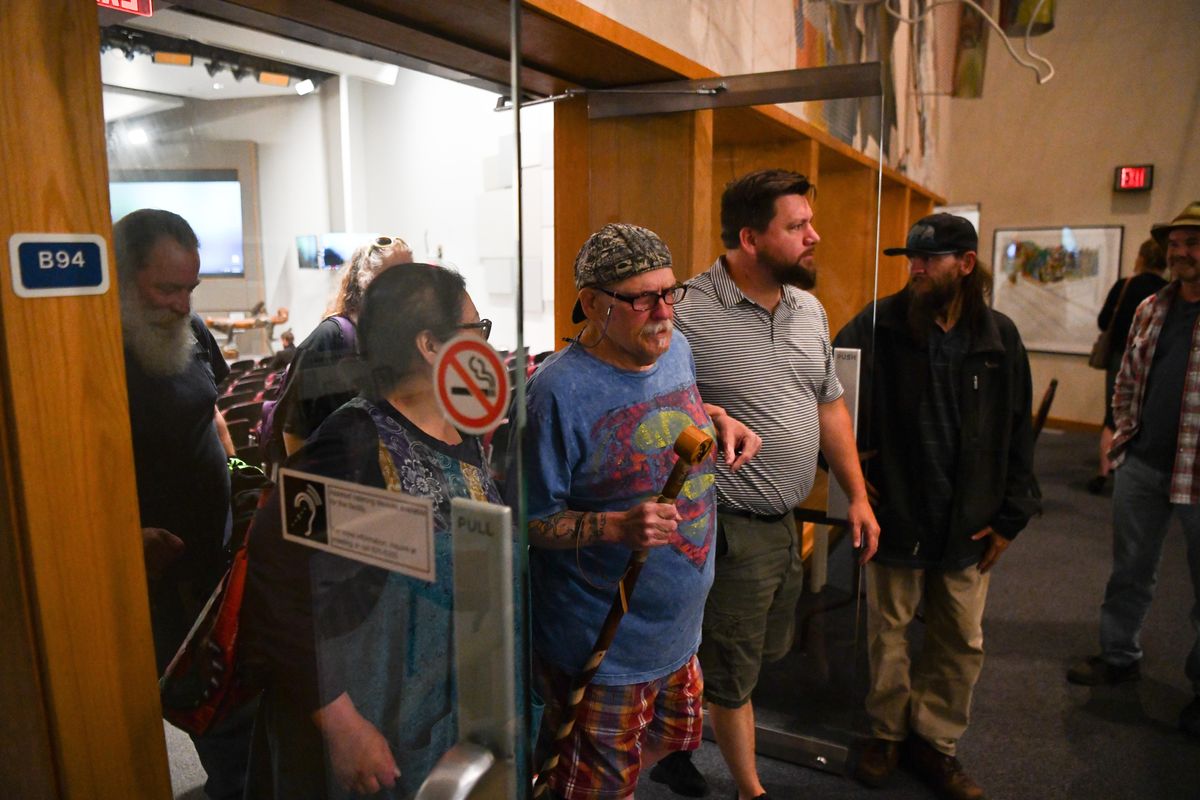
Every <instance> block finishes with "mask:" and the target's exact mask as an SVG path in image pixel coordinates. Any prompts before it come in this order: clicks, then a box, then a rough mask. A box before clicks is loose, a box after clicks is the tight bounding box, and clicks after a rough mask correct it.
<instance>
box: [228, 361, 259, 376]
mask: <svg viewBox="0 0 1200 800" xmlns="http://www.w3.org/2000/svg"><path fill="white" fill-rule="evenodd" d="M252 369H254V359H253V358H243V359H242V360H241V361H234V362H233V363H232V364H230V365H229V374H231V375H233V374H235V373H236V374H240V373H243V372H249V371H250V370H252Z"/></svg>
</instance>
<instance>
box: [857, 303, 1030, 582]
mask: <svg viewBox="0 0 1200 800" xmlns="http://www.w3.org/2000/svg"><path fill="white" fill-rule="evenodd" d="M908 301H909V294H908V290H907V289H905V290H904V291H901V292H900V293H898V294H894V295H891V296H889V297H885V298H883V299H882V300H880V301H879V302H878V304H877V311H876V320H875V326H874V327H875V330H874V335H872V306H871V305H868V306H867V307H866V308H865V309H864V310H863V311H861V312H860V313H859V314H858V316H856V317H855V318H854V319H852V320H851V321H850V322H849V323H848V324H847V325H846V327H845V328H843V329H842V331H841V332H840V333H839V334H838V335H837V338H836V339H835V340H834V346H835V347H857V348H859V349H860V350H861V351H862V358H861V360H860V365H861V375H862V377H861V379H860V391H859V423H858V443H859V450H860V451H861V452H871V451H874V452H875V453H876V455H874V456H873V457H871V458H870V459H868V460H867V461H866V463H865V464H864V471H865V474H866V477H867V480H869V481H870V482H871V483H872V484H873V485H874V487H875V489H876V490H877V491H878V492H879V502H878V503H877V505H876V508H875V515H876V517H877V519H878V520H879V525H880V528H881V532H880V537H879V552H878V553H877V555H876V556H875V560H876V561H878V562H879V563H881V564H887V565H892V566H910V567H927V568H940V569H947V570H955V569H965V568H966V567H968V566H970V565H972V564H975V563H977V562H978V561H979V559H980V558H981V557H982V556H983V553H984V551H985V549H986V546H987V539H986V537H985V538H984V539H981V540H979V541H972V540H971V536H972V535H973V534H975V533H978V532H979V531H980V530H983V529H984V528H985V527H988V526H991V527H992V529H993V530H995V531H996V532H997V533H999V534H1000V535H1001V536H1003V537H1005V538H1006V539H1010V540H1011V539H1013V538H1014V537H1015V536H1016V535H1017V534H1018V533H1019V532H1020V531H1021V529H1022V528H1024V527H1025V525H1026V523H1028V522H1029V518H1030V517H1031V516H1033V514H1034V513H1035V512H1036V511H1037V510H1038V508H1039V503H1038V501H1037V499H1036V496H1035V495H1036V493H1035V489H1034V480H1033V423H1032V418H1031V407H1032V403H1033V398H1032V386H1031V383H1032V382H1031V379H1030V374H1029V359H1028V357H1027V356H1026V354H1025V347H1024V345H1022V343H1021V336H1020V334H1019V333H1018V332H1017V328H1016V326H1015V325H1013V322H1012V320H1010V319H1009V318H1008V317H1006V316H1005V315H1003V314H1001V313H999V312H997V311H991V310H989V311H988V312H987V314H986V317H985V319H983V320H981V321H980V322H981V324H979V325H978V326H976V327H977V328H978V329H977V330H975V331H973V332H972V335H971V342H970V348H969V350H968V351H967V354H966V356H965V358H964V359H963V364H962V384H961V385H960V387H959V403H960V408H959V412H960V415H961V420H962V428H961V430H960V431H959V458H958V464H959V469H958V480H957V482H956V483H955V487H954V497H953V500H952V507H951V511H950V523H949V534H948V536H947V538H946V539H945V546H944V548H943V547H942V541H941V537H940V536H936V535H933V534H931V533H930V532H929V531H928V529H927V527H926V526H925V525H924V524H923V519H922V517H923V511H922V489H921V481H922V479H923V476H922V475H921V471H920V452H921V451H920V430H919V426H918V424H917V418H918V417H917V413H918V409H919V408H920V404H921V398H922V396H923V395H924V393H925V391H926V390H927V386H928V384H929V354H928V348H927V347H926V345H925V344H923V343H918V342H917V341H915V340H914V339H913V337H912V335H911V334H910V333H909V329H908V322H907V311H908ZM959 324H963V322H961V321H960V323H959ZM868 412H869V413H868ZM937 550H943V552H936V551H937Z"/></svg>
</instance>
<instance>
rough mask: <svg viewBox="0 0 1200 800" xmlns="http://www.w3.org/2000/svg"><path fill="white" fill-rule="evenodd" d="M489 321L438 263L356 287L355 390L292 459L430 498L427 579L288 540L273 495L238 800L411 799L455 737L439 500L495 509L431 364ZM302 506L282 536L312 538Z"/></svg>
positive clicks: (249, 655)
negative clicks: (246, 757) (256, 687)
mask: <svg viewBox="0 0 1200 800" xmlns="http://www.w3.org/2000/svg"><path fill="white" fill-rule="evenodd" d="M489 327H490V323H489V322H488V321H487V320H481V319H479V313H478V311H477V310H476V308H475V304H474V303H473V302H472V301H471V298H470V296H469V295H468V294H467V293H466V290H465V285H464V282H463V279H462V277H461V276H460V275H459V274H458V273H456V272H452V271H450V270H447V269H445V268H443V267H439V266H434V265H431V264H412V265H411V266H407V267H405V268H404V269H403V270H391V271H387V272H384V273H383V274H381V275H380V276H379V277H377V278H376V279H375V280H374V281H373V282H372V283H371V284H370V286H368V287H367V290H366V293H365V301H364V304H363V309H362V314H361V317H360V319H359V324H358V348H359V354H360V358H361V361H362V365H361V370H362V372H363V373H364V375H365V379H361V380H365V382H366V386H365V388H364V390H363V393H362V394H361V395H360V396H359V397H357V398H356V399H354V400H353V401H351V402H349V403H347V404H345V405H343V406H342V407H341V408H339V409H338V410H337V411H335V412H334V413H333V414H332V415H330V417H329V418H328V419H326V420H325V422H324V423H323V424H322V425H321V426H320V428H318V429H317V431H316V433H315V434H314V435H313V436H312V437H311V438H310V439H309V440H308V441H307V442H306V443H305V444H304V446H303V447H302V448H301V449H300V450H299V451H297V453H296V454H295V455H294V456H292V457H291V458H290V459H289V462H288V465H289V466H290V467H293V468H295V469H298V470H302V471H304V472H310V473H316V474H319V475H323V476H328V477H331V478H336V479H339V480H344V481H351V482H354V483H356V484H365V485H367V486H371V487H376V488H381V489H387V490H389V491H395V492H401V493H403V494H406V495H410V496H417V497H426V498H429V499H430V500H431V501H432V503H433V529H434V550H435V557H436V561H435V572H436V579H435V582H433V583H427V582H424V581H421V580H416V579H413V578H408V577H406V576H403V575H401V574H399V573H396V572H391V571H388V570H385V569H382V568H378V567H374V566H368V565H364V564H362V563H360V562H358V561H352V560H349V559H346V558H342V557H341V556H337V555H333V554H331V553H330V552H328V551H323V550H319V549H314V548H310V547H308V546H306V545H304V544H299V543H295V542H291V541H287V540H284V539H283V538H282V534H281V528H282V526H283V523H282V521H281V509H280V507H279V506H278V505H277V503H279V502H280V501H279V500H278V497H276V498H272V499H271V501H270V502H268V503H267V505H266V506H265V507H264V508H263V509H262V510H261V511H260V512H259V514H258V516H257V518H256V519H255V523H254V524H255V527H254V530H253V532H252V535H251V541H250V558H249V563H250V572H249V576H248V578H247V585H246V596H245V603H244V606H243V614H242V642H243V647H244V648H245V649H244V650H243V658H244V659H245V663H247V664H248V665H249V668H250V671H251V672H255V671H258V672H261V673H262V674H265V676H266V686H267V688H266V691H265V692H264V694H263V697H262V701H261V705H260V708H259V716H258V719H257V723H256V738H255V742H254V747H253V749H252V751H251V765H250V773H249V779H248V782H247V785H248V787H249V788H248V789H247V795H246V796H247V797H250V798H259V797H261V798H280V799H281V800H282V798H287V800H297V799H298V798H334V797H336V798H341V797H347V796H358V795H373V794H374V793H376V792H382V794H381V795H380V796H384V797H391V798H406V797H410V796H411V795H412V794H413V793H414V792H415V791H416V789H417V788H419V787H420V785H421V782H422V781H423V780H424V779H425V777H426V776H427V775H428V773H429V772H430V770H431V769H432V768H433V766H434V764H435V763H436V762H437V760H438V759H439V758H440V757H441V756H442V754H443V753H445V752H446V751H447V750H448V749H449V748H450V747H451V746H452V745H453V744H454V743H455V741H456V738H457V730H456V727H457V725H456V717H455V713H454V694H455V692H454V688H453V684H452V679H451V676H452V673H453V665H452V662H451V658H452V652H451V643H452V641H453V633H452V628H451V619H452V617H451V613H452V590H453V584H454V570H453V564H452V561H451V542H450V499H451V498H452V497H466V498H470V499H474V500H478V501H484V502H491V503H500V502H501V501H500V496H499V493H498V491H497V489H496V486H495V484H494V483H493V480H492V478H491V475H490V473H489V471H488V467H487V462H486V460H485V458H484V451H483V447H482V445H481V443H480V441H479V440H478V439H477V438H476V437H473V436H464V435H462V434H460V433H459V431H458V430H456V429H455V428H454V427H453V426H452V425H451V424H450V423H449V422H448V421H447V420H446V418H445V417H444V416H443V415H442V414H441V413H440V411H439V409H438V406H437V402H436V400H435V398H434V385H433V380H434V379H433V364H434V361H435V359H436V358H437V355H438V352H439V351H440V350H441V348H442V347H443V346H444V345H445V343H446V342H447V341H449V340H450V339H451V338H453V337H454V336H456V335H459V334H462V333H464V332H465V333H467V334H468V335H476V336H483V335H485V334H486V333H487V330H488V328H489ZM283 493H284V495H285V496H286V495H288V486H286V485H285V487H284V492H283ZM292 494H297V493H296V492H295V491H292ZM297 496H299V495H298V494H297ZM305 505H310V504H306V503H304V502H303V501H301V502H298V503H286V502H285V503H284V506H285V508H284V509H283V513H286V514H288V515H289V522H288V532H289V534H291V535H299V536H311V537H315V538H317V539H319V538H320V537H321V535H322V531H321V530H320V529H319V528H318V529H317V530H312V526H311V525H308V524H307V523H308V520H307V519H305V518H303V515H304V514H305V513H306V509H305V508H303V507H302V506H305ZM292 506H295V508H293V507H292ZM293 521H295V523H296V524H293Z"/></svg>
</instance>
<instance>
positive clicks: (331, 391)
mask: <svg viewBox="0 0 1200 800" xmlns="http://www.w3.org/2000/svg"><path fill="white" fill-rule="evenodd" d="M412 260H413V254H412V250H411V249H410V248H409V246H408V245H407V244H406V243H405V242H404V240H403V239H401V238H399V237H395V236H380V237H379V238H377V239H375V240H374V241H373V242H371V243H370V244H369V245H365V246H363V247H360V248H358V249H357V250H355V251H354V253H353V255H351V256H350V263H349V265H348V266H347V267H346V268H345V271H344V272H343V274H342V278H341V281H340V283H339V284H338V290H337V293H336V294H335V295H334V296H333V300H332V301H331V302H330V304H329V308H328V309H327V310H326V317H325V319H323V320H322V321H321V324H319V325H317V327H316V328H314V329H313V332H312V333H311V334H309V335H308V337H307V338H306V339H305V340H304V341H303V342H301V343H300V345H299V346H298V347H297V348H296V353H295V356H294V357H293V359H292V366H291V368H290V370H289V372H288V374H287V377H286V378H285V381H284V391H283V395H282V396H281V397H280V398H279V401H278V403H277V404H276V406H275V410H274V412H273V413H272V419H271V424H270V430H268V431H264V435H265V437H266V438H265V440H264V443H263V445H264V446H263V450H264V453H265V456H266V458H265V460H266V461H269V462H271V463H282V461H283V459H284V457H286V456H287V455H290V454H291V453H294V452H296V451H297V450H299V449H300V445H302V444H304V440H305V439H307V438H308V437H309V436H310V435H312V432H313V431H315V430H316V429H317V426H319V425H320V424H321V423H322V422H323V421H324V420H325V418H326V417H328V416H329V415H330V414H332V413H333V412H334V410H335V409H337V408H338V407H339V406H340V405H342V403H345V402H347V401H348V400H351V399H352V398H353V397H354V395H355V393H356V392H355V390H354V387H353V386H352V385H351V384H350V382H349V380H348V379H347V376H346V375H345V370H344V369H343V368H342V363H343V362H344V361H345V359H346V358H348V357H349V356H352V355H354V344H355V338H356V336H355V328H356V325H357V324H358V315H359V312H360V310H361V308H362V302H363V295H364V293H365V292H366V290H367V287H368V286H370V285H371V281H372V280H374V279H375V278H376V277H378V276H379V275H381V274H382V273H383V272H384V271H385V270H387V269H389V268H391V267H394V266H396V265H397V264H408V263H411V262H412Z"/></svg>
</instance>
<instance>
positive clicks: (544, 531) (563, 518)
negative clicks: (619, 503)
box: [529, 511, 609, 550]
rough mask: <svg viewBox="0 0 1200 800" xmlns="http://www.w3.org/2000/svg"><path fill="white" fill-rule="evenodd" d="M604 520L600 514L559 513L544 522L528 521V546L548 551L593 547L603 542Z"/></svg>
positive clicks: (605, 522)
mask: <svg viewBox="0 0 1200 800" xmlns="http://www.w3.org/2000/svg"><path fill="white" fill-rule="evenodd" d="M608 516H609V515H608V512H604V511H602V512H600V513H592V512H586V511H560V512H559V513H557V514H554V515H552V516H549V517H546V518H545V519H533V520H530V521H529V543H530V544H532V545H533V546H534V547H545V548H548V549H551V550H560V549H566V548H569V547H575V546H577V545H579V546H583V547H586V546H588V545H593V544H597V543H599V542H602V541H604V531H605V527H606V525H607V524H608Z"/></svg>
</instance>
